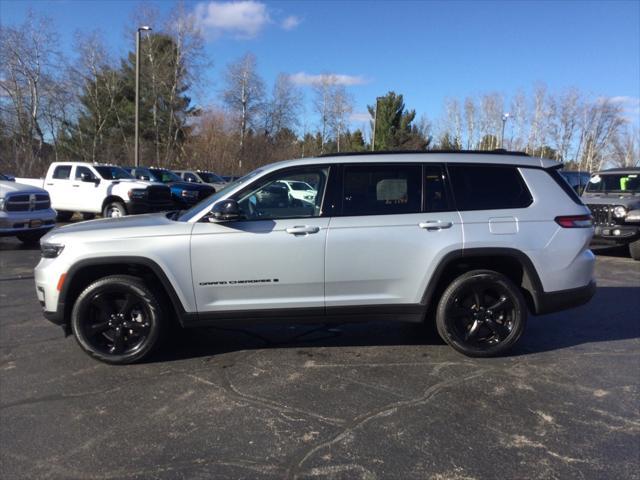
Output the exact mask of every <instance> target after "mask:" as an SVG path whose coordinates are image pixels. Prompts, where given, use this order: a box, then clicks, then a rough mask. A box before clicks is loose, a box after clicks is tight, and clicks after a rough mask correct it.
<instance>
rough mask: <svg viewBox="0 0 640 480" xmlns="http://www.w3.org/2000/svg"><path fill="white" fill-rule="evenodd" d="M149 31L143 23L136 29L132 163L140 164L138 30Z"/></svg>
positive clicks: (149, 28)
mask: <svg viewBox="0 0 640 480" xmlns="http://www.w3.org/2000/svg"><path fill="white" fill-rule="evenodd" d="M143 30H144V31H146V32H149V31H151V27H149V26H147V25H144V26H142V27H138V29H137V30H136V121H135V123H136V124H135V134H134V136H135V140H134V145H135V146H134V163H135V166H136V167H137V166H139V165H140V32H141V31H143Z"/></svg>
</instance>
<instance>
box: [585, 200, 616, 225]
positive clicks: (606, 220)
mask: <svg viewBox="0 0 640 480" xmlns="http://www.w3.org/2000/svg"><path fill="white" fill-rule="evenodd" d="M614 206H615V205H593V204H588V205H587V208H589V210H591V216H592V217H593V223H594V224H595V225H603V226H605V225H606V226H613V225H615V224H616V223H615V222H614V221H613V220H612V216H613V207H614Z"/></svg>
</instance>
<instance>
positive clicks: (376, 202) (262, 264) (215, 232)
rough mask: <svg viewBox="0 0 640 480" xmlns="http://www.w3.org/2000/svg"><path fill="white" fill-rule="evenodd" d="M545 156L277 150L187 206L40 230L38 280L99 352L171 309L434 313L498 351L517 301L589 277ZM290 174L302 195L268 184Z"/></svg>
mask: <svg viewBox="0 0 640 480" xmlns="http://www.w3.org/2000/svg"><path fill="white" fill-rule="evenodd" d="M557 167H558V164H557V163H555V162H553V161H551V160H541V159H539V158H531V157H528V156H524V155H513V154H495V153H494V154H478V153H465V152H460V153H455V154H444V153H405V154H384V155H381V154H373V155H372V154H367V155H347V156H333V157H324V158H309V159H302V160H294V161H287V162H282V163H277V164H273V165H269V166H266V167H262V168H259V169H258V170H255V171H254V172H252V173H250V174H248V175H246V176H244V177H242V178H240V179H238V180H236V181H235V182H233V183H232V184H230V185H229V186H228V187H227V188H226V189H224V190H222V191H220V192H217V193H216V194H214V195H213V196H211V197H209V198H208V199H206V200H204V201H203V202H201V203H199V204H197V205H195V206H194V207H193V208H191V209H190V210H188V211H185V212H174V213H169V214H153V215H144V216H139V217H129V218H120V219H108V220H102V221H93V222H85V223H79V224H75V225H68V226H65V227H62V228H58V229H56V230H54V231H52V232H51V233H49V234H48V235H47V236H46V237H44V238H43V239H42V242H41V248H42V259H41V261H40V263H39V264H38V266H37V267H36V269H35V283H36V291H37V295H38V298H39V300H40V302H41V303H42V305H43V308H44V315H45V317H47V318H48V319H50V320H52V321H54V322H56V323H58V324H61V325H63V326H64V327H66V328H68V329H70V330H71V331H72V332H73V334H74V335H75V337H76V339H77V341H78V343H79V344H80V346H81V347H82V348H83V349H84V350H85V351H86V352H88V353H89V354H90V355H92V356H94V357H95V358H98V359H100V360H102V361H105V362H109V363H129V362H133V361H136V360H139V359H141V358H143V357H145V356H147V355H148V354H149V353H150V352H151V351H152V350H153V349H154V348H155V347H156V346H157V345H158V344H159V342H160V340H161V338H162V337H163V335H164V333H165V332H166V328H167V326H168V325H169V324H170V323H171V322H175V323H177V324H179V325H181V326H183V327H195V326H207V325H221V324H228V323H235V324H237V323H240V322H257V321H271V322H282V321H297V322H326V321H328V320H334V321H340V322H345V321H367V320H375V319H389V320H405V321H411V322H425V321H426V322H432V321H435V323H436V326H437V329H438V332H439V333H440V335H441V336H442V338H443V339H444V340H445V341H446V342H447V343H449V344H450V345H451V346H452V347H453V348H454V349H456V350H458V351H460V352H462V353H464V354H466V355H473V356H490V355H496V354H499V353H502V352H504V351H506V350H507V349H509V348H510V347H511V346H513V345H514V344H515V343H516V341H517V340H518V339H519V338H520V336H521V335H522V333H523V331H524V328H525V323H526V319H527V314H528V312H531V313H534V314H544V313H548V312H553V311H557V310H561V309H565V308H570V307H573V306H576V305H580V304H582V303H585V302H587V301H588V300H589V299H590V298H591V296H592V295H593V293H594V291H595V283H594V281H593V269H594V256H593V254H592V252H591V251H590V250H589V241H590V240H591V236H592V234H593V228H592V222H591V216H590V214H589V210H588V209H587V208H586V207H585V206H584V205H583V204H582V202H581V201H580V199H579V197H578V196H577V195H576V194H575V192H574V191H573V190H572V189H571V187H570V186H569V185H568V184H567V183H566V182H565V181H564V180H563V179H562V177H561V176H560V175H559V173H558V172H557ZM294 181H296V182H297V181H299V182H305V183H306V184H308V185H309V186H310V187H311V188H312V189H313V190H314V191H315V195H314V198H313V200H312V201H307V200H301V199H299V198H295V197H293V196H291V195H289V194H288V192H287V190H286V189H283V188H280V187H281V185H282V182H294Z"/></svg>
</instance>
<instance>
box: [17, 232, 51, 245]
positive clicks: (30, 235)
mask: <svg viewBox="0 0 640 480" xmlns="http://www.w3.org/2000/svg"><path fill="white" fill-rule="evenodd" d="M45 233H47V232H26V233H20V234H18V235H16V237H18V240H20V241H21V242H22V243H24V244H25V245H35V244H37V243H38V242H39V241H40V239H41V238H42V237H43V236H44V234H45Z"/></svg>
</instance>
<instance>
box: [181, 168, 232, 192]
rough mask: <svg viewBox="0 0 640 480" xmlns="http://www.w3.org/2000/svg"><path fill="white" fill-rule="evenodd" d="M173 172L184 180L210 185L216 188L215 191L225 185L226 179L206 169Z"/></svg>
mask: <svg viewBox="0 0 640 480" xmlns="http://www.w3.org/2000/svg"><path fill="white" fill-rule="evenodd" d="M174 173H175V174H176V175H178V176H179V177H180V178H182V180H184V181H185V182H191V183H206V184H208V185H211V186H213V188H215V189H216V192H217V191H218V190H222V189H223V188H224V187H226V186H227V181H226V180H225V179H224V178H222V177H221V176H220V175H217V174H215V173H213V172H207V171H206V170H174Z"/></svg>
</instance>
